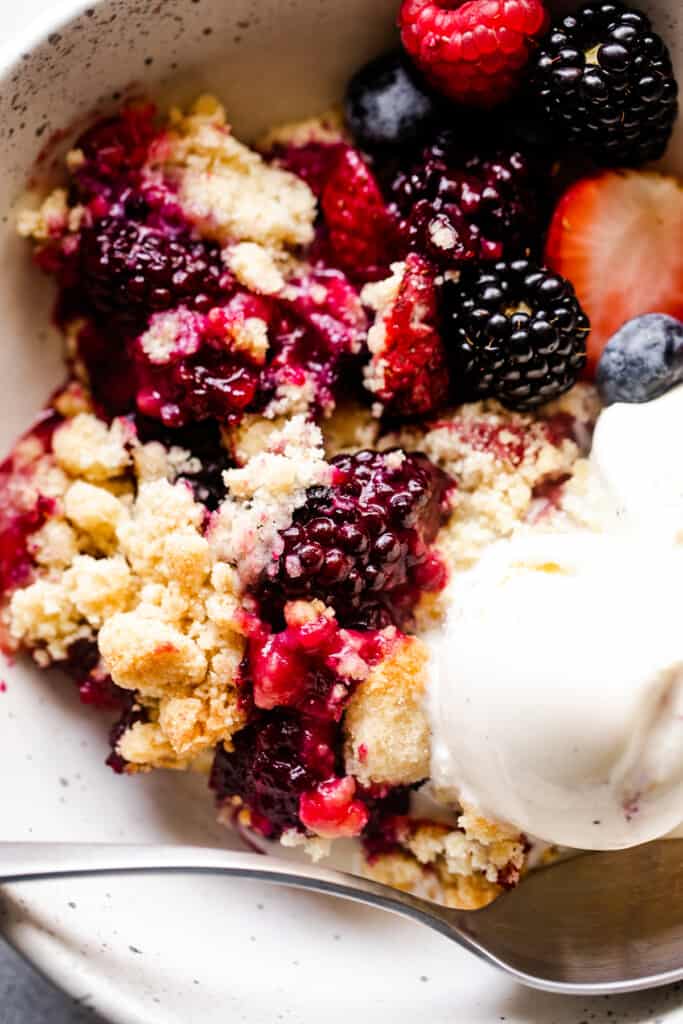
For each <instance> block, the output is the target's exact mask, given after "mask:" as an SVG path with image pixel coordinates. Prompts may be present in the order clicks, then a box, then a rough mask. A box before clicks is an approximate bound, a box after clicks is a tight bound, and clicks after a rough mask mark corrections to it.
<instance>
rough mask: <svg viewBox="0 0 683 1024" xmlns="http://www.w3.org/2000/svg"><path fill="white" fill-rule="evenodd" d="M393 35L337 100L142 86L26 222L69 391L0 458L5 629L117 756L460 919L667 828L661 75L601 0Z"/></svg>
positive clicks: (676, 253) (668, 181) (668, 316)
mask: <svg viewBox="0 0 683 1024" xmlns="http://www.w3.org/2000/svg"><path fill="white" fill-rule="evenodd" d="M398 19H399V27H400V31H401V39H402V43H403V47H404V48H403V50H401V51H398V52H392V53H388V54H384V55H382V56H381V57H379V58H377V59H376V60H374V61H373V62H371V63H370V64H369V65H367V66H366V67H364V68H362V69H360V70H359V71H358V72H357V73H356V74H355V75H354V76H353V78H352V80H351V82H350V83H349V86H348V89H347V95H346V100H345V103H344V107H343V111H342V110H334V111H331V112H327V113H325V114H323V115H322V116H320V117H317V118H314V119H311V120H309V121H304V122H300V123H296V124H288V125H284V126H280V127H276V128H275V129H274V130H273V131H272V132H271V133H270V134H269V135H268V136H267V137H266V138H264V139H261V140H258V141H257V142H256V144H255V145H254V146H253V147H249V146H247V145H245V144H244V143H242V142H240V141H239V140H238V139H236V138H235V137H234V135H233V134H232V132H231V129H230V124H229V120H228V116H229V112H226V111H225V110H224V108H223V107H222V106H221V104H220V102H219V101H218V100H216V99H214V98H213V97H211V96H202V97H200V98H199V99H198V100H197V101H196V103H195V104H194V105H193V106H192V107H191V108H190V109H188V110H184V111H181V110H178V109H172V110H170V111H169V112H168V113H167V114H164V113H163V112H162V111H160V110H158V109H157V108H155V107H154V106H153V105H151V104H150V103H148V102H146V101H143V100H136V101H131V102H130V103H128V104H127V105H125V106H124V107H123V108H122V109H120V110H118V111H116V112H114V113H113V114H111V116H107V117H104V118H100V119H99V120H94V122H93V124H92V126H91V127H90V128H89V129H88V130H87V131H86V132H85V133H84V134H82V135H81V136H80V137H79V138H77V139H75V140H74V142H73V145H72V148H71V149H70V150H69V152H68V153H67V155H66V168H65V171H64V177H63V180H62V181H61V182H60V183H59V184H58V187H56V188H54V190H53V191H51V192H49V194H43V195H42V196H40V197H38V199H37V201H35V202H33V203H32V204H27V206H26V208H25V209H24V210H23V212H22V213H21V216H20V218H19V223H18V229H19V233H20V234H21V235H22V236H23V237H25V238H26V239H27V240H28V241H29V242H30V245H31V247H32V251H33V258H34V260H35V263H36V264H37V266H38V268H40V270H41V271H43V272H44V273H45V274H47V275H49V276H50V277H51V278H52V279H53V281H54V282H55V284H56V293H57V299H56V306H55V321H56V323H57V325H58V327H59V328H60V330H61V332H62V334H63V338H64V346H65V359H66V367H67V373H66V379H65V381H64V382H63V383H62V384H61V386H60V387H59V388H58V389H57V390H56V391H55V393H54V395H53V396H52V398H51V400H50V402H49V404H48V406H47V407H46V409H45V410H44V411H43V412H42V414H41V415H40V416H39V417H38V419H37V420H36V422H35V425H34V426H33V428H32V429H31V430H29V432H28V433H27V434H26V435H25V436H24V437H22V438H21V439H20V440H19V441H18V442H17V444H16V446H15V448H14V450H13V451H12V453H11V454H10V455H9V456H8V458H7V459H6V460H5V462H4V463H3V464H2V466H1V467H0V491H1V495H2V501H1V502H0V590H1V593H2V612H1V614H2V619H1V624H2V642H3V646H4V648H5V649H6V651H7V652H9V653H16V652H19V651H23V652H27V653H28V654H29V655H30V656H31V657H32V658H33V660H34V661H35V662H36V664H37V665H38V666H40V667H41V668H44V669H51V668H54V669H59V670H61V673H62V675H63V674H66V676H68V677H70V678H71V679H72V680H73V682H74V683H75V685H76V686H77V688H78V692H79V695H80V699H81V701H82V702H83V703H84V704H86V705H90V706H91V707H92V708H94V709H97V710H98V711H99V712H100V713H102V714H106V715H108V716H109V718H110V720H111V723H112V724H111V732H110V740H111V749H110V750H109V751H108V753H107V755H105V756H107V763H108V765H109V766H110V768H111V769H113V770H114V771H115V772H117V773H120V774H122V775H134V774H135V773H137V772H145V771H150V770H152V769H157V768H162V769H175V770H192V771H198V772H203V773H205V775H206V777H207V784H208V788H209V790H210V793H211V799H213V800H214V801H215V803H216V806H217V808H218V814H219V817H220V820H221V821H223V822H224V823H225V824H226V825H233V826H236V827H238V828H239V829H240V830H241V831H242V832H243V833H244V834H245V835H246V834H251V835H252V836H255V837H259V838H260V839H268V840H275V841H277V840H279V841H280V842H281V843H282V844H284V845H286V846H297V845H301V846H303V847H304V848H305V849H306V851H307V852H308V853H310V854H311V855H312V856H313V857H316V858H317V857H320V856H323V855H324V854H325V853H327V851H328V850H329V848H330V845H331V844H332V843H333V841H334V840H335V839H337V838H342V837H345V838H355V839H356V840H357V845H358V849H359V850H360V851H362V855H363V868H364V870H365V871H366V872H368V873H369V874H370V875H372V876H373V877H375V878H378V879H380V880H383V881H386V882H389V883H390V884H392V885H396V886H398V887H400V888H404V889H409V890H413V891H417V892H422V893H424V894H426V895H427V896H429V897H431V898H434V899H438V900H441V901H443V902H445V903H447V904H449V905H452V906H456V907H461V908H478V907H481V906H484V905H485V904H487V903H488V902H490V901H491V900H492V899H494V898H495V897H496V896H497V895H498V894H499V893H500V892H501V891H503V890H504V889H506V888H509V887H511V886H514V885H516V884H517V883H518V881H519V880H520V878H522V877H523V875H524V873H525V871H526V870H528V869H529V868H530V867H532V866H533V864H534V863H538V862H539V861H540V862H543V861H545V860H547V859H548V858H549V857H552V856H553V855H554V853H555V851H556V850H557V848H558V847H559V846H560V845H561V846H569V847H572V846H573V847H587V848H596V849H600V848H614V847H619V846H628V845H631V844H632V843H636V842H642V841H646V840H647V839H650V838H653V837H654V836H656V835H662V834H664V833H665V832H666V831H668V830H670V829H671V828H672V827H673V826H674V825H675V824H677V822H680V821H681V820H683V792H682V791H683V735H678V733H677V730H678V729H680V721H681V717H682V715H681V714H680V713H679V712H681V711H682V710H683V668H682V667H681V666H683V642H681V641H680V639H678V635H679V632H680V631H679V630H677V628H676V623H675V616H674V614H673V610H674V609H676V608H677V602H676V601H675V598H673V597H672V598H671V600H668V596H667V594H668V591H667V588H669V589H670V590H671V591H672V592H673V587H674V583H675V580H676V579H677V578H678V577H677V576H676V566H677V565H678V561H679V560H680V559H681V558H682V557H683V556H682V555H681V553H680V550H679V548H680V541H681V537H682V536H683V500H682V499H681V494H682V493H683V476H682V473H681V469H680V467H677V466H675V465H673V464H672V461H671V460H672V457H673V456H672V453H671V441H670V439H671V436H672V433H673V432H674V431H675V430H676V429H677V427H678V425H679V424H680V423H681V422H682V420H681V417H683V324H682V323H681V318H682V317H683V256H682V255H681V246H680V240H681V237H682V236H683V190H682V188H681V184H680V183H679V182H678V181H676V180H675V179H674V178H671V177H667V176H665V175H663V174H661V173H659V172H657V171H655V170H652V169H650V168H648V167H646V166H644V165H645V164H646V162H647V161H651V160H652V159H655V158H658V157H659V156H661V155H662V153H663V152H664V149H665V147H666V145H667V142H668V139H669V136H670V134H671V131H672V127H673V123H674V119H675V117H676V113H677V104H676V83H675V80H674V77H673V73H672V67H671V61H670V57H669V53H668V50H667V47H666V44H665V42H664V41H663V40H662V39H661V38H660V36H659V35H657V33H656V31H655V27H653V26H652V25H651V24H650V22H649V21H648V19H647V18H646V17H645V16H644V15H643V14H641V13H639V12H638V11H635V10H632V9H631V8H629V7H626V6H625V5H624V4H622V3H620V2H616V0H615V2H604V0H599V2H597V3H595V4H593V3H591V4H585V5H584V6H583V7H581V8H579V9H578V10H577V11H576V12H575V13H574V14H570V15H567V16H565V17H564V18H555V19H554V20H552V19H551V15H550V13H549V12H548V11H547V10H546V8H545V6H544V4H543V3H542V2H541V0H468V2H465V3H454V2H453V0H403V2H402V4H401V5H400V11H399V12H398ZM677 417H678V418H677ZM646 531H647V541H646ZM643 552H644V553H643ZM682 568H683V566H682ZM645 588H647V591H645ZM645 592H647V594H648V595H649V596H648V599H647V600H644V601H643V600H642V598H643V594H644V593H645ZM650 597H651V600H650ZM643 604H646V605H647V607H643ZM663 604H666V606H667V608H668V610H665V609H664V608H662V607H661V605H663ZM598 629H599V632H598ZM643 651H645V653H643ZM59 679H60V676H59V673H52V674H51V675H50V676H48V677H46V685H61V684H60V683H59ZM679 752H680V753H679Z"/></svg>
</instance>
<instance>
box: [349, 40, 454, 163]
mask: <svg viewBox="0 0 683 1024" xmlns="http://www.w3.org/2000/svg"><path fill="white" fill-rule="evenodd" d="M345 112H346V120H347V123H348V126H349V128H350V129H351V131H352V132H353V135H354V137H355V138H356V141H357V142H359V143H360V145H361V146H367V147H368V148H369V149H374V148H378V147H383V146H401V145H404V144H406V143H411V142H415V141H416V140H417V139H419V138H420V137H421V136H422V135H424V133H425V132H426V131H427V130H428V129H429V127H430V126H431V124H432V122H433V120H434V116H435V101H434V99H433V98H432V97H431V95H430V94H429V91H428V90H427V88H426V87H425V86H424V85H423V84H422V83H421V82H420V80H419V78H418V76H417V74H416V72H415V71H414V69H412V68H411V67H410V65H409V64H408V62H407V61H406V59H405V57H404V56H402V55H401V54H400V53H398V52H392V53H387V54H384V55H383V56H381V57H377V58H376V59H375V60H373V61H371V62H370V63H369V64H366V65H365V67H363V68H361V69H360V71H357V72H356V74H355V75H354V76H353V78H352V79H351V81H350V82H349V84H348V87H347V90H346V103H345Z"/></svg>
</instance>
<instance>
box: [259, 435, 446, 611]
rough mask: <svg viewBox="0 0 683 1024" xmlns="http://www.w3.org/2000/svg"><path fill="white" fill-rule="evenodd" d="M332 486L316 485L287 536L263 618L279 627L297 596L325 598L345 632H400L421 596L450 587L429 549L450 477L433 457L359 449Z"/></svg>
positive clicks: (265, 586)
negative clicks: (393, 626)
mask: <svg viewBox="0 0 683 1024" xmlns="http://www.w3.org/2000/svg"><path fill="white" fill-rule="evenodd" d="M332 466H333V484H332V486H331V487H321V486H316V487H311V488H310V489H309V491H308V496H307V500H306V503H305V505H303V506H302V507H301V508H300V509H298V510H297V511H296V512H295V514H294V521H293V523H292V525H291V526H290V527H288V528H287V529H285V530H283V531H282V533H281V538H282V541H283V544H284V550H283V551H282V554H281V555H280V557H279V559H278V560H277V562H275V563H274V565H273V567H272V568H271V569H269V570H268V571H267V574H266V576H265V578H264V579H263V581H262V584H261V589H260V598H261V602H262V610H263V611H264V612H265V614H267V615H269V617H270V618H271V619H273V620H274V621H276V622H277V621H279V617H280V616H281V611H282V608H283V607H284V604H285V602H286V601H288V600H292V599H294V598H300V597H302V598H303V597H306V598H320V599H321V600H322V601H324V602H325V604H327V605H330V606H331V607H332V608H334V610H335V612H336V613H337V619H338V620H339V623H340V624H341V625H343V626H355V627H357V628H365V629H374V628H381V627H383V626H386V625H388V624H390V623H396V624H399V625H400V624H402V623H403V622H405V621H407V620H408V619H409V616H410V613H411V611H412V609H413V607H414V605H415V603H416V602H417V600H418V598H419V597H420V594H421V593H422V592H423V591H425V590H438V589H440V588H441V586H443V584H444V583H445V574H444V570H443V566H442V564H441V562H440V561H439V559H438V558H437V557H436V556H435V555H434V553H433V552H432V551H431V550H430V548H429V545H430V543H431V542H432V541H433V540H434V538H435V536H436V533H437V531H438V529H439V526H440V525H441V523H442V521H443V517H444V514H445V511H446V504H447V493H448V491H449V489H450V487H451V480H450V478H449V477H448V476H447V475H446V474H445V473H443V472H442V471H441V470H440V469H438V468H437V467H436V466H435V465H433V463H431V462H430V460H429V459H428V458H427V456H426V455H423V454H421V453H413V454H410V455H404V454H403V453H402V452H398V451H396V452H392V453H382V452H374V451H361V452H357V453H356V454H355V455H339V456H337V457H336V458H335V459H333V460H332Z"/></svg>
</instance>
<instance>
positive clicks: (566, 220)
mask: <svg viewBox="0 0 683 1024" xmlns="http://www.w3.org/2000/svg"><path fill="white" fill-rule="evenodd" d="M682 240H683V186H682V185H681V183H680V182H679V181H677V180H676V179H675V178H670V177H667V176H665V175H663V174H658V173H656V172H654V171H646V172H645V171H606V172H604V173H602V174H598V175H596V176H595V177H591V178H584V179H582V180H581V181H578V182H576V184H574V185H572V186H571V187H570V188H569V189H568V190H567V192H565V194H564V196H563V197H562V198H561V199H560V202H559V203H558V205H557V207H556V209H555V213H554V214H553V218H552V222H551V225H550V230H549V233H548V240H547V243H546V262H547V263H548V265H549V266H550V267H552V268H553V269H554V270H555V271H557V273H559V274H562V276H563V277H567V278H569V280H570V281H571V282H572V284H573V285H574V288H575V290H576V294H577V296H578V298H579V301H580V302H581V305H582V306H583V308H584V310H585V311H586V313H587V315H588V317H589V319H590V322H591V333H590V335H589V338H588V372H589V374H590V375H592V374H593V373H594V371H595V367H596V365H597V362H598V359H599V358H600V354H601V353H602V350H603V349H604V347H605V345H606V344H607V342H608V341H609V339H610V338H611V336H612V335H613V334H614V332H615V331H616V330H617V329H618V328H619V327H621V326H622V324H624V323H626V322H627V321H628V320H632V319H633V318H634V317H636V316H640V315H641V314H643V313H668V314H669V315H670V316H674V317H677V318H678V319H679V320H680V319H683V244H682Z"/></svg>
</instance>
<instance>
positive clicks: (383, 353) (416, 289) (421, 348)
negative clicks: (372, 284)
mask: <svg viewBox="0 0 683 1024" xmlns="http://www.w3.org/2000/svg"><path fill="white" fill-rule="evenodd" d="M435 275H436V271H435V269H434V267H433V266H432V265H431V264H430V263H429V262H428V261H427V260H426V259H424V257H423V256H419V255H418V254H417V253H410V254H409V255H408V257H407V259H406V263H405V270H404V272H403V277H402V279H401V283H400V285H399V288H398V292H397V294H396V298H395V299H394V300H393V302H392V303H391V304H390V305H389V307H388V308H387V309H385V310H383V311H382V312H381V315H380V318H379V321H378V323H376V324H375V326H374V327H373V328H372V330H371V331H370V335H369V337H368V347H369V348H370V352H371V357H370V363H369V365H368V367H367V370H366V379H365V382H366V387H368V388H369V390H370V391H374V393H375V394H376V395H377V397H378V398H379V399H380V400H381V402H382V404H383V405H384V407H385V409H386V410H387V411H389V412H390V413H391V414H392V415H397V416H419V415H422V416H423V415H425V414H426V413H430V412H433V411H434V410H435V409H438V408H439V406H440V405H443V403H444V402H445V400H446V396H447V394H448V384H449V373H448V365H447V361H446V350H445V348H444V344H443V341H442V338H441V333H440V330H439V319H440V318H439V308H438V297H437V290H436V282H435Z"/></svg>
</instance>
